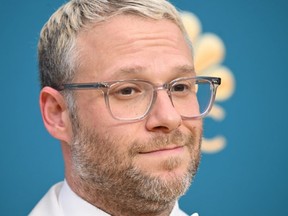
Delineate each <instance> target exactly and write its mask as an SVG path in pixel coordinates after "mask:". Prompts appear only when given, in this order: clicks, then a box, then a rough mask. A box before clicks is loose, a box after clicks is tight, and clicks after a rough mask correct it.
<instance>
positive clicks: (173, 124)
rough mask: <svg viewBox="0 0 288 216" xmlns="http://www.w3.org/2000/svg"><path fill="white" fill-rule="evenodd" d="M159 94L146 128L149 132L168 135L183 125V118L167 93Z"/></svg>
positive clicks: (148, 117) (162, 91) (164, 91)
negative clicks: (160, 132) (159, 132)
mask: <svg viewBox="0 0 288 216" xmlns="http://www.w3.org/2000/svg"><path fill="white" fill-rule="evenodd" d="M157 93H158V95H157V99H156V101H155V104H154V106H153V107H152V110H151V111H150V113H149V115H148V116H147V121H146V128H147V129H148V130H149V131H162V132H165V133H168V132H171V131H173V130H175V129H177V128H178V127H179V126H180V125H181V123H182V118H181V115H180V114H179V113H178V112H177V110H176V109H175V108H174V106H173V104H172V102H171V100H170V98H169V96H168V94H167V91H166V90H160V91H158V92H157Z"/></svg>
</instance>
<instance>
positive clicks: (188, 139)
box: [129, 130, 195, 156]
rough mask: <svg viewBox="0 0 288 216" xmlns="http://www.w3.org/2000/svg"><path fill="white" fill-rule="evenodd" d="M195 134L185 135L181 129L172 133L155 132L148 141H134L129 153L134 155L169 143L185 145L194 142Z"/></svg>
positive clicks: (163, 146)
mask: <svg viewBox="0 0 288 216" xmlns="http://www.w3.org/2000/svg"><path fill="white" fill-rule="evenodd" d="M194 140H195V138H194V136H193V135H185V134H183V133H182V132H181V131H180V130H176V131H174V132H173V133H172V134H169V135H168V134H167V135H166V134H155V135H153V136H152V137H151V138H149V140H148V141H145V142H141V141H139V140H137V141H135V142H133V145H132V147H131V148H130V150H129V155H130V156H134V155H137V154H138V153H139V152H149V151H151V150H155V149H162V148H165V147H167V146H169V145H173V146H175V147H177V146H185V145H191V144H192V143H194Z"/></svg>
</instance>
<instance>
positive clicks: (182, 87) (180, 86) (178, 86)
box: [171, 83, 191, 93]
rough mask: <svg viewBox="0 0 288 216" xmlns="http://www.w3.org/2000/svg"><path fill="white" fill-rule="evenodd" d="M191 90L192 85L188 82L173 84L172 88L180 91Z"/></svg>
mask: <svg viewBox="0 0 288 216" xmlns="http://www.w3.org/2000/svg"><path fill="white" fill-rule="evenodd" d="M190 90H191V86H190V85H188V84H186V83H178V84H176V85H174V86H172V89H171V91H172V92H179V93H181V92H185V91H190Z"/></svg>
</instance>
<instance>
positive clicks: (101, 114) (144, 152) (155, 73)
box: [40, 15, 202, 215]
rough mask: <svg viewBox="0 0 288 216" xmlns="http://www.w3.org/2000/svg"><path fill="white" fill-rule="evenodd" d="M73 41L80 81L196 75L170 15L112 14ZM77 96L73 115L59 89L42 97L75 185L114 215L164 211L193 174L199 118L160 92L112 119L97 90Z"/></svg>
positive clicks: (45, 115) (68, 176)
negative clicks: (142, 110)
mask: <svg viewBox="0 0 288 216" xmlns="http://www.w3.org/2000/svg"><path fill="white" fill-rule="evenodd" d="M77 47H78V48H79V50H80V58H79V59H78V60H79V62H80V65H79V68H78V70H77V73H76V77H75V79H74V82H77V83H85V82H101V81H113V80H123V79H143V80H148V81H150V82H153V83H154V84H155V85H161V84H163V83H166V82H170V81H171V80H173V79H176V78H179V77H190V76H195V73H194V67H193V58H192V55H191V50H190V49H189V46H188V45H187V43H186V41H185V39H184V36H183V34H182V33H181V31H180V29H179V28H178V27H177V26H176V25H175V24H174V23H172V22H171V21H168V20H160V21H155V20H149V19H144V18H140V17H136V16H128V15H125V16H124V15H121V16H117V17H114V18H111V19H110V20H108V21H107V22H104V23H101V24H96V25H94V26H92V27H91V28H89V29H86V30H85V31H83V32H81V33H80V34H79V35H78V38H77ZM74 99H75V101H76V113H74V114H72V115H74V118H73V119H74V120H73V121H72V120H71V118H70V117H71V115H70V114H69V111H68V109H67V107H66V104H65V101H64V98H63V97H62V95H61V94H60V93H59V92H57V91H56V90H54V89H52V88H50V87H45V88H43V89H42V91H41V95H40V107H41V111H42V116H43V120H44V124H45V126H46V128H47V130H48V131H49V132H50V134H51V135H52V136H54V137H55V138H57V139H59V140H60V141H61V144H62V150H63V156H64V162H65V177H66V179H67V182H68V184H69V185H70V187H71V188H72V190H73V191H74V192H75V193H77V194H78V195H79V196H80V197H82V198H83V199H85V200H86V201H88V202H90V203H91V204H93V205H95V206H97V207H99V208H101V209H103V210H104V211H106V212H108V213H110V214H112V215H169V213H170V212H171V210H172V208H173V206H174V204H175V201H176V200H177V199H178V198H179V196H181V195H182V194H183V193H185V191H186V190H187V188H188V187H189V185H190V182H191V180H192V177H193V176H194V175H195V173H196V170H197V167H198V164H199V160H200V143H201V137H202V121H201V120H182V118H181V116H180V115H179V114H178V113H177V111H176V110H175V109H174V107H173V105H172V104H171V101H170V99H169V97H168V95H167V92H166V91H164V90H160V91H158V97H157V100H156V102H155V104H154V106H153V108H152V110H151V112H150V113H149V114H148V116H147V117H146V118H145V119H143V120H141V121H136V122H124V121H119V120H115V119H114V118H112V116H111V115H110V113H109V111H108V109H107V107H106V104H105V101H104V97H103V95H102V93H101V91H91V90H84V91H75V92H74Z"/></svg>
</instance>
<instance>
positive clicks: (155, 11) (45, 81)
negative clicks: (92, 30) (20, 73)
mask: <svg viewBox="0 0 288 216" xmlns="http://www.w3.org/2000/svg"><path fill="white" fill-rule="evenodd" d="M121 14H124V15H125V14H133V15H136V16H141V17H145V18H150V19H155V20H159V19H168V20H171V21H172V22H174V23H175V24H176V25H177V26H178V27H179V28H180V29H181V31H182V32H183V35H184V36H185V37H186V32H185V29H184V26H183V24H182V21H181V18H180V16H179V14H178V12H177V10H176V9H175V7H174V6H173V5H171V4H170V3H169V2H168V1H166V0H71V1H69V2H67V3H66V4H64V5H63V6H62V7H60V8H59V9H58V10H57V11H56V12H55V13H54V14H53V15H52V16H51V17H50V19H49V20H48V22H47V23H46V24H45V25H44V27H43V29H42V31H41V34H40V39H39V44H38V61H39V72H40V81H41V86H42V87H44V86H50V87H53V88H55V89H57V88H59V86H60V85H62V84H63V83H67V82H71V81H72V80H73V77H74V74H75V71H76V69H77V64H79V63H77V55H78V54H77V47H76V39H77V34H78V33H79V32H80V31H82V30H83V29H85V28H89V26H91V24H95V23H99V22H103V21H105V20H107V19H109V18H111V17H114V16H117V15H121Z"/></svg>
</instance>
